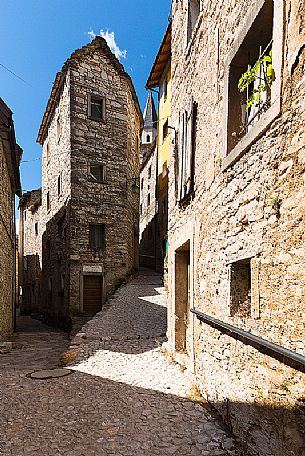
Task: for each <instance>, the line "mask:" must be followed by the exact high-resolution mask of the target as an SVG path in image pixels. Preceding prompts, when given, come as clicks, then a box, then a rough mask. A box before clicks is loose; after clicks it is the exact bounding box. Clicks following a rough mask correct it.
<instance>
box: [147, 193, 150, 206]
mask: <svg viewBox="0 0 305 456" xmlns="http://www.w3.org/2000/svg"><path fill="white" fill-rule="evenodd" d="M147 206H150V193H148V195H147Z"/></svg>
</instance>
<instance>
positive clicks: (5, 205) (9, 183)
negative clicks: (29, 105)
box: [0, 98, 22, 341]
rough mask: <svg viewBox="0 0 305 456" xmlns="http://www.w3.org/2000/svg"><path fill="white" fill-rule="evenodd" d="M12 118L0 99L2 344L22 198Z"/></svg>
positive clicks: (10, 308)
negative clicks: (18, 201)
mask: <svg viewBox="0 0 305 456" xmlns="http://www.w3.org/2000/svg"><path fill="white" fill-rule="evenodd" d="M21 156H22V150H21V148H20V147H19V146H18V145H17V144H16V137H15V131H14V122H13V114H12V111H11V110H10V109H9V107H8V106H7V105H6V104H5V103H4V101H3V100H2V99H1V98H0V341H2V340H4V339H6V338H7V337H9V336H10V335H11V333H12V331H13V329H14V317H15V303H16V229H15V195H17V196H20V195H21V183H20V175H19V164H20V160H21Z"/></svg>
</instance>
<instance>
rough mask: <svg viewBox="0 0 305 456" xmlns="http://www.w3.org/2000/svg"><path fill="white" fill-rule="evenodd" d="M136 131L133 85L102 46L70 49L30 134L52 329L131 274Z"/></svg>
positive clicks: (45, 302)
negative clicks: (38, 174)
mask: <svg viewBox="0 0 305 456" xmlns="http://www.w3.org/2000/svg"><path fill="white" fill-rule="evenodd" d="M141 126H142V113H141V110H140V107H139V103H138V99H137V96H136V93H135V90H134V87H133V84H132V81H131V79H130V77H129V76H128V74H127V73H126V72H125V70H124V68H123V66H122V65H121V64H120V63H119V61H118V60H117V58H116V57H115V56H114V55H113V54H112V52H111V51H110V49H109V47H108V46H107V44H106V41H105V40H104V39H103V38H101V37H97V38H95V39H94V40H93V41H92V42H91V43H90V44H88V45H86V46H84V47H83V48H81V49H78V50H76V51H75V52H73V54H72V55H71V56H70V58H69V59H68V60H67V61H66V62H65V64H64V66H63V68H62V70H61V71H60V72H59V73H57V75H56V78H55V82H54V85H53V87H52V91H51V94H50V98H49V101H48V103H47V107H46V110H45V113H44V116H43V119H42V123H41V126H40V129H39V133H38V138H37V141H38V142H39V143H40V144H41V145H42V189H41V208H40V209H39V212H40V215H39V220H40V228H39V232H38V236H40V237H41V245H42V247H41V258H40V264H41V267H42V280H41V294H42V300H41V305H40V311H41V312H42V313H43V314H44V315H45V316H46V318H47V319H48V320H49V321H51V322H52V323H56V324H58V325H60V326H64V327H69V326H70V324H71V317H73V316H75V315H92V314H94V313H96V312H97V311H99V310H100V309H101V306H102V304H103V302H104V301H105V299H106V297H107V296H109V295H110V294H111V293H112V292H113V291H114V290H115V289H116V287H118V286H119V285H120V284H121V283H122V282H123V281H124V280H126V278H127V277H128V276H129V275H130V274H132V273H133V272H134V271H135V270H136V269H137V268H138V242H139V240H138V237H139V232H138V224H139V191H138V190H139V188H138V187H139V174H140V169H139V167H140V151H139V144H140V131H141ZM33 222H34V218H33ZM35 223H36V222H35ZM30 231H31V233H32V234H33V235H34V233H35V230H34V229H33V227H32V228H31V229H30Z"/></svg>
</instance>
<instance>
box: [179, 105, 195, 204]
mask: <svg viewBox="0 0 305 456" xmlns="http://www.w3.org/2000/svg"><path fill="white" fill-rule="evenodd" d="M196 122H197V104H196V103H195V102H194V100H193V98H191V99H190V101H189V104H188V107H187V108H186V109H184V110H182V111H180V113H179V139H178V154H177V165H178V166H177V176H176V177H177V186H176V191H177V193H176V200H177V202H178V203H179V204H180V205H181V204H184V203H185V202H187V201H188V200H189V199H190V197H191V196H192V195H193V194H194V185H195V169H194V161H195V148H196ZM188 127H189V128H188ZM185 180H187V183H186V182H184V181H185Z"/></svg>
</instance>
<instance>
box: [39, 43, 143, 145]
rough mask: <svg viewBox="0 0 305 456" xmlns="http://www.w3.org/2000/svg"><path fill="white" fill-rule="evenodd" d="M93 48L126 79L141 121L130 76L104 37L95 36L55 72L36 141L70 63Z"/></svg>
mask: <svg viewBox="0 0 305 456" xmlns="http://www.w3.org/2000/svg"><path fill="white" fill-rule="evenodd" d="M94 48H96V49H100V50H102V51H103V52H104V54H105V55H106V56H107V57H108V59H109V61H110V62H111V64H112V65H113V67H114V68H115V70H116V71H117V73H118V74H119V75H121V76H123V77H124V78H125V79H126V80H127V83H128V85H129V88H130V91H131V94H132V97H133V100H134V103H135V106H136V110H137V112H138V115H139V118H140V120H141V122H143V117H142V111H141V108H140V104H139V100H138V97H137V94H136V91H135V88H134V85H133V82H132V80H131V77H130V76H129V74H128V73H127V72H126V71H125V69H124V67H123V65H122V64H121V63H120V62H119V60H118V59H117V58H116V56H115V55H114V54H113V53H112V52H111V50H110V48H109V46H108V45H107V43H106V40H105V39H104V38H102V37H101V36H97V37H96V38H94V40H92V41H91V42H90V43H88V44H86V45H85V46H83V47H82V48H80V49H76V50H75V51H74V52H73V53H72V54H71V56H70V57H69V58H68V59H67V60H66V62H65V63H64V65H63V67H62V69H61V71H60V72H58V73H57V74H56V77H55V81H54V83H53V86H52V90H51V94H50V97H49V100H48V103H47V106H46V110H45V112H44V115H43V118H42V122H41V125H40V128H39V132H38V136H37V140H36V141H37V142H38V143H40V144H42V142H43V140H44V138H45V136H46V132H47V129H48V127H49V125H50V122H51V120H52V116H53V114H54V111H55V108H56V105H57V103H58V100H59V99H60V95H61V89H62V87H63V84H64V81H65V78H66V74H67V71H68V69H69V66H70V64H71V63H72V62H73V61H74V59H79V58H81V57H82V56H84V55H86V54H87V52H88V51H89V50H90V49H94Z"/></svg>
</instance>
